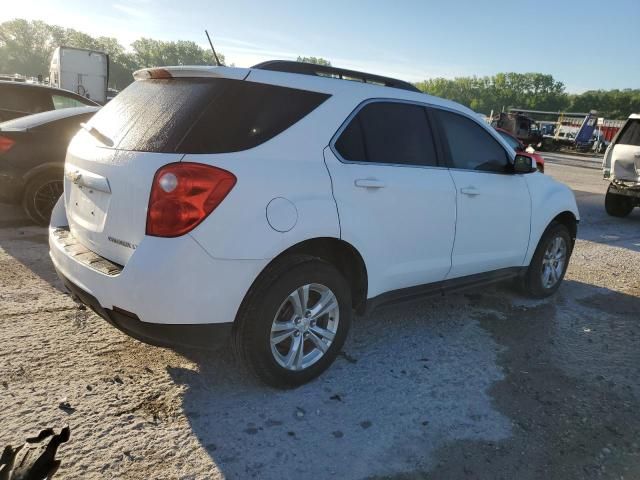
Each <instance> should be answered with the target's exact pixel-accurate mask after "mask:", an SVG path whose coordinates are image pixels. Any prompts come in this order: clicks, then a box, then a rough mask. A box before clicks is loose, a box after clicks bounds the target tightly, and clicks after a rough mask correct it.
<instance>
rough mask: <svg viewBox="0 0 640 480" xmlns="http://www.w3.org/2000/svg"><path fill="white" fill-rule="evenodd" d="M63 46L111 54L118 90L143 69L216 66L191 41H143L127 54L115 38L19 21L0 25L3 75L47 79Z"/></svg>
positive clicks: (111, 83)
mask: <svg viewBox="0 0 640 480" xmlns="http://www.w3.org/2000/svg"><path fill="white" fill-rule="evenodd" d="M59 46H66V47H76V48H88V49H92V50H99V51H103V52H106V53H107V54H109V86H110V87H113V88H117V89H122V88H124V87H126V86H127V85H128V84H129V83H131V82H132V81H133V77H132V73H133V72H134V71H135V70H137V69H139V68H143V67H155V66H163V65H214V64H215V62H214V59H213V54H212V53H211V52H210V51H209V50H205V49H203V48H201V47H200V46H198V45H197V44H196V43H195V42H191V41H183V40H178V41H175V42H162V41H159V40H153V39H150V38H141V39H139V40H136V41H135V42H133V44H132V45H131V47H132V50H133V51H132V52H127V50H126V49H125V47H123V46H122V45H121V44H120V43H119V42H118V40H117V39H115V38H113V37H97V38H96V37H92V36H91V35H88V34H86V33H84V32H80V31H78V30H74V29H72V28H62V27H59V26H57V25H50V24H47V23H45V22H42V21H38V20H36V21H31V22H29V21H27V20H22V19H16V20H10V21H7V22H4V23H1V24H0V73H19V74H22V75H27V76H37V75H42V76H43V77H46V76H47V75H48V72H49V63H50V61H51V55H52V54H53V51H54V50H55V48H56V47H59ZM218 57H219V58H220V61H221V62H223V63H224V55H222V54H221V53H218Z"/></svg>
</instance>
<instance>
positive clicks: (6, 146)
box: [0, 135, 16, 153]
mask: <svg viewBox="0 0 640 480" xmlns="http://www.w3.org/2000/svg"><path fill="white" fill-rule="evenodd" d="M15 143H16V142H15V140H11V139H10V138H9V137H3V136H2V135H0V153H7V152H8V151H9V150H11V148H12V147H13V145H14V144H15Z"/></svg>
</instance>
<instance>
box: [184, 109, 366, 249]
mask: <svg viewBox="0 0 640 480" xmlns="http://www.w3.org/2000/svg"><path fill="white" fill-rule="evenodd" d="M344 103H346V102H336V101H335V99H334V98H330V99H328V100H327V101H326V102H325V103H323V104H322V105H320V106H319V107H318V108H317V109H316V110H314V111H313V112H311V113H310V114H309V115H307V116H306V117H305V118H303V119H302V120H301V121H300V122H298V123H296V124H295V125H293V126H292V127H290V128H289V129H288V130H285V131H284V132H282V133H281V134H279V135H277V136H276V137H274V138H273V139H271V140H269V141H268V142H266V143H264V144H262V145H259V146H257V147H255V148H253V149H251V150H246V151H243V152H235V153H228V154H216V155H186V156H185V157H184V159H183V161H185V162H189V161H191V162H201V163H206V164H209V165H213V166H216V167H219V168H223V169H225V170H228V171H230V172H232V173H233V174H234V175H235V176H236V177H237V183H236V185H235V186H234V188H233V190H231V192H230V193H229V195H228V196H227V197H226V198H225V200H224V201H223V202H222V203H221V204H220V205H219V206H218V207H217V208H216V209H215V210H214V211H213V213H212V214H211V215H210V216H209V217H208V218H207V219H206V220H205V221H204V222H203V223H201V224H200V225H198V226H197V227H196V228H195V229H194V230H193V231H192V232H191V235H192V236H193V237H194V238H195V239H196V241H198V243H200V245H202V246H203V247H204V248H205V249H206V250H207V252H208V253H209V254H210V255H211V256H213V257H215V258H220V259H247V260H248V259H266V258H273V257H275V256H277V255H278V254H280V253H281V252H283V251H284V250H286V249H287V248H289V247H291V246H293V245H295V244H297V243H299V242H302V241H304V240H308V239H312V238H318V237H332V238H340V223H339V219H338V212H337V209H336V204H335V201H334V198H333V194H332V188H331V178H330V176H329V173H328V171H327V169H326V166H325V164H324V159H323V153H322V152H323V149H324V147H325V146H326V145H328V143H329V140H330V139H331V137H332V135H333V134H334V132H335V131H336V130H337V128H338V127H339V125H340V124H341V122H342V120H343V119H344V118H345V117H346V116H347V115H348V114H349V112H350V111H351V110H352V109H353V108H355V105H357V101H356V102H355V103H353V105H352V106H351V108H349V106H348V105H344ZM275 198H285V199H287V200H288V201H290V202H291V203H292V204H293V205H294V206H295V210H296V212H295V215H296V216H297V220H296V222H295V225H294V226H293V228H291V229H290V230H289V231H286V232H281V231H277V230H275V229H274V228H272V227H271V225H270V224H269V221H268V219H267V205H268V204H269V202H271V201H272V200H273V199H275Z"/></svg>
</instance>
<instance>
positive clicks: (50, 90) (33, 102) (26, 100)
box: [0, 81, 98, 122]
mask: <svg viewBox="0 0 640 480" xmlns="http://www.w3.org/2000/svg"><path fill="white" fill-rule="evenodd" d="M85 105H88V106H97V105H98V104H97V103H96V102H94V101H93V100H89V99H88V98H85V97H82V96H80V95H77V94H75V93H73V92H70V91H68V90H63V89H61V88H54V87H47V86H46V85H37V84H33V83H22V82H4V81H0V122H6V121H7V120H12V119H14V118H19V117H24V116H25V115H32V114H34V113H40V112H48V111H49V110H60V109H62V108H70V107H82V106H85Z"/></svg>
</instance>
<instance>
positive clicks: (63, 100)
mask: <svg viewBox="0 0 640 480" xmlns="http://www.w3.org/2000/svg"><path fill="white" fill-rule="evenodd" d="M51 100H52V101H53V108H55V109H56V110H60V109H61V108H72V107H86V106H87V105H93V103H84V102H81V101H80V100H78V99H76V98H73V97H70V96H67V95H58V94H55V93H54V94H53V95H51Z"/></svg>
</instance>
